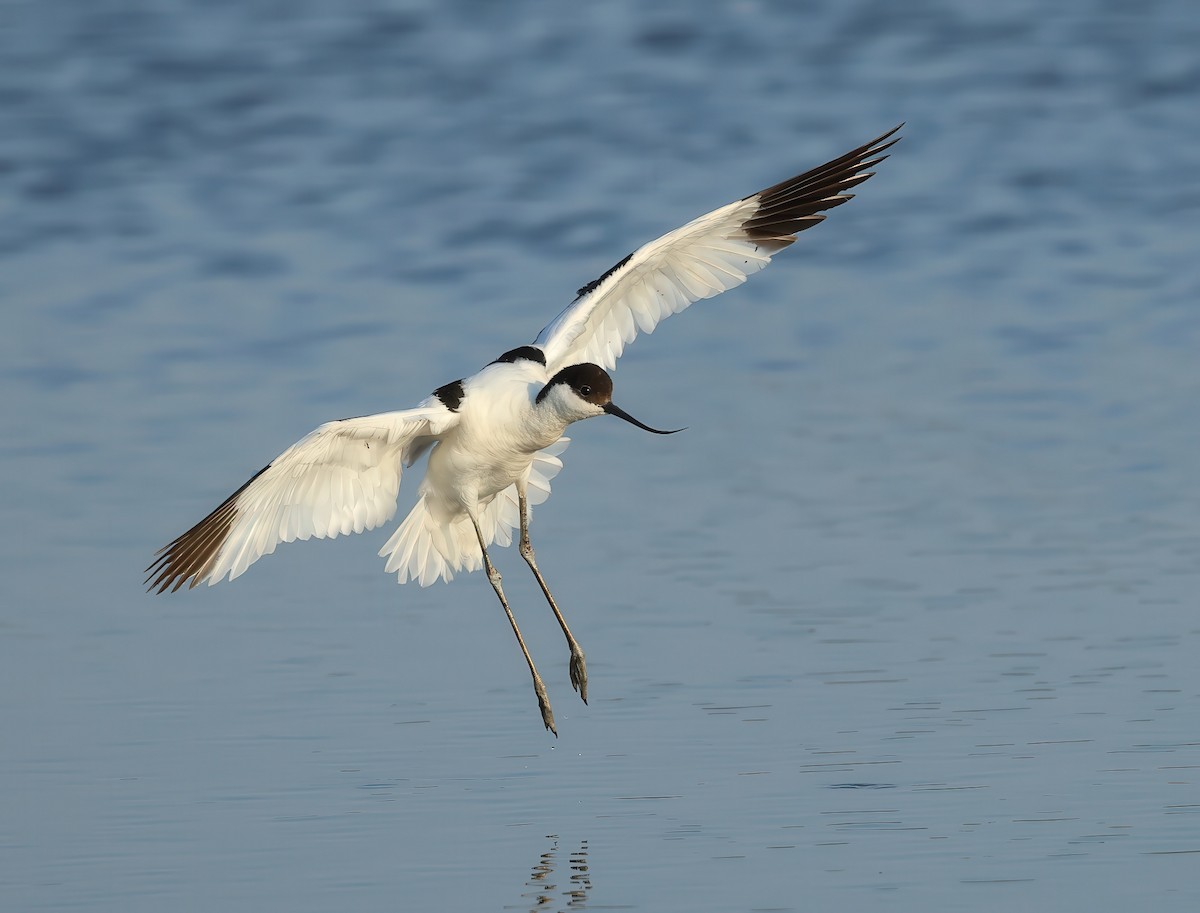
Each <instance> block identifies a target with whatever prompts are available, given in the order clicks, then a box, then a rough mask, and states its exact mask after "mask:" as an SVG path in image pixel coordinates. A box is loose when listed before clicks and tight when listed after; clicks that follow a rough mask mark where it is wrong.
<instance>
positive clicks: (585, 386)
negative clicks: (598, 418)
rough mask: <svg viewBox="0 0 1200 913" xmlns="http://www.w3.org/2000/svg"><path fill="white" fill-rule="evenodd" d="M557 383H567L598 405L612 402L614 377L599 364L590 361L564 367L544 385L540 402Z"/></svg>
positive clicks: (576, 391)
mask: <svg viewBox="0 0 1200 913" xmlns="http://www.w3.org/2000/svg"><path fill="white" fill-rule="evenodd" d="M555 384H566V385H567V386H568V387H570V388H571V389H572V390H574V391H575V394H576V395H577V396H578V397H579V398H580V399H582V400H585V401H586V402H589V403H593V404H595V405H597V406H604V405H605V404H606V403H610V402H612V391H613V382H612V378H611V377H609V376H608V372H607V371H605V370H604V369H603V368H602V367H600V366H599V365H593V364H590V363H588V364H582V365H571V366H570V367H568V368H563V369H562V370H561V371H559V372H558V373H557V374H555V375H554V376H553V377H552V378H550V383H548V384H546V386H544V387H542V389H541V392H540V393H538V395H537V401H538V402H539V403H540V402H541V401H542V398H543V397H544V396H545V395H546V394H547V393H548V392H550V389H551V388H552V387H553V386H554V385H555Z"/></svg>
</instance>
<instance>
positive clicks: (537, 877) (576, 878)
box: [505, 834, 592, 913]
mask: <svg viewBox="0 0 1200 913" xmlns="http://www.w3.org/2000/svg"><path fill="white" fill-rule="evenodd" d="M546 839H547V840H550V841H551V844H550V849H548V850H546V851H545V852H544V853H542V855H541V856H540V857H539V859H538V861H537V864H536V865H535V866H534V867H533V873H532V874H531V875H530V876H529V881H527V882H526V886H527V887H530V888H533V890H532V891H530V892H528V893H526V894H524V895H522V896H523V897H525V898H527V899H528V900H529V901H530V907H529V910H530V913H543V911H545V910H549V909H550V908H552V907H553V908H555V909H558V910H560V911H562V910H579V909H583V908H584V907H585V906H587V899H588V892H590V891H591V889H592V876H591V870H590V869H589V867H588V858H587V857H588V849H587V841H586V840H581V841H580V843H579V849H577V850H576V851H575V852H573V853H572V854H571V855H570V856H569V857H568V858H567V862H566V865H567V870H568V871H569V872H570V876H569V880H568V883H567V884H565V885H563V886H562V887H561V888H560V886H559V884H558V882H557V881H556V876H555V870H556V869H557V868H558V867H559V866H561V865H562V862H561V861H560V860H559V858H558V856H559V849H558V837H557V836H556V835H554V834H550V835H548V836H547V837H546ZM563 874H566V873H565V872H560V873H559V874H558V876H557V878H558V879H561V878H562V876H563ZM562 898H566V900H565V901H564V900H563V899H562ZM505 909H506V910H510V909H516V908H515V907H505Z"/></svg>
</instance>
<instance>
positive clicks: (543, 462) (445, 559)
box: [379, 437, 570, 586]
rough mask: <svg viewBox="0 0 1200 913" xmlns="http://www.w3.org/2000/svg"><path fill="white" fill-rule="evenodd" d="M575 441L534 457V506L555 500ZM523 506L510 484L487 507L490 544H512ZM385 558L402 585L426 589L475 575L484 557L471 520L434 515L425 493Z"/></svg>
mask: <svg viewBox="0 0 1200 913" xmlns="http://www.w3.org/2000/svg"><path fill="white" fill-rule="evenodd" d="M569 442H570V438H565V437H564V438H559V440H558V441H557V442H555V443H554V444H551V445H550V446H549V447H547V448H546V449H545V450H540V451H538V453H537V454H536V455H535V456H534V458H533V463H532V464H531V465H530V467H529V478H528V480H527V482H526V491H525V496H526V497H527V498H528V499H529V503H530V505H531V506H532V505H534V504H541V503H542V502H543V501H545V500H546V499H547V498H548V497H550V480H551V479H553V478H554V477H555V476H556V475H558V473H559V470H561V469H562V460H560V459H559V458H558V455H559V454H560V453H562V452H563V451H564V450H566V449H567V444H568V443H569ZM519 503H520V502H519V500H518V497H517V486H516V485H510V486H509V487H508V488H506V489H504V490H503V491H501V492H500V493H499V494H497V495H495V496H494V497H493V498H492V499H491V500H490V501H488V502H486V503H485V504H484V505H483V509H482V510H481V511H480V513H479V529H480V532H482V533H483V541H484V543H485V544H486V545H488V546H491V545H492V544H493V543H494V544H498V545H500V546H508V545H511V544H512V540H513V535H512V532H513V530H514V529H518V528H519V527H520V525H521V513H520V508H519ZM379 556H380V557H381V558H386V559H387V564H386V565H384V570H385V571H387V572H388V573H389V574H393V573H394V574H395V575H396V580H397V581H398V582H400V583H407V582H408V581H409V580H412V581H414V582H415V583H419V584H420V585H421V586H429V585H431V584H433V583H436V582H437V581H438V580H445V581H450V580H453V579H454V575H455V574H456V573H458V572H460V571H465V572H466V573H470V572H471V571H477V570H479V569H480V568H481V567H483V554H482V553H481V552H480V551H479V541H478V539H477V538H476V536H475V529H474V527H473V526H472V525H471V518H470V517H469V516H468V515H467V514H466V513H465V512H464V513H460V514H458V515H457V516H455V517H453V518H452V519H451V520H450V521H449V522H448V523H447V522H445V521H442V520H439V519H437V518H436V517H434V515H433V514H432V513H431V512H430V511H429V508H428V505H427V504H426V500H425V492H424V490H422V493H421V496H420V497H419V498H418V499H417V503H416V504H415V505H413V509H412V510H411V511H410V512H409V514H408V516H407V517H406V518H405V519H404V522H403V523H401V524H400V526H399V528H398V529H397V530H396V531H395V532H394V533H392V536H391V538H390V539H388V541H387V544H386V545H384V547H383V548H381V549H380V550H379Z"/></svg>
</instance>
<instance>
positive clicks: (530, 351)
mask: <svg viewBox="0 0 1200 913" xmlns="http://www.w3.org/2000/svg"><path fill="white" fill-rule="evenodd" d="M521 358H524V359H525V360H526V361H536V362H537V363H538V364H539V365H545V364H546V353H545V352H543V351H542V350H541V349H539V348H538V347H537V346H521V347H520V348H518V349H509V350H508V351H507V352H505V353H504V354H503V355H501V356H500V357H499V358H497V359H496V360H495V361H493V362H491V363H492V364H494V365H511V364H512V363H513V362H515V361H517V360H518V359H521Z"/></svg>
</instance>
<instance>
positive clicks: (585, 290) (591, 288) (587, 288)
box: [575, 254, 633, 298]
mask: <svg viewBox="0 0 1200 913" xmlns="http://www.w3.org/2000/svg"><path fill="white" fill-rule="evenodd" d="M632 256H633V254H627V255H626V256H625V259H624V260H622V261H621V262H620V263H618V264H616V265H615V266H613V267H611V268H610V269H609V270H608V271H607V272H606V273H605V274H604V275H603V276H601V277H600V278H599V279H593V280H592V281H591V282H589V283H588V284H587V285H585V286H584V287H583V288H581V289H580V290H579V291H577V292H576V293H575V297H576V298H582V297H583V296H584V295H589V294H591V293H592V292H594V291H595V290H596V287H597V286H599V285H600V283H601V282H603V281H604V280H605V279H607V278H608V277H609V276H611V275H612V274H613V273H615V272H616V271H617V270H619V269H620V268H621V267H622V266H624V265H625V264H626V263H628V262H629V258H630V257H632Z"/></svg>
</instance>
